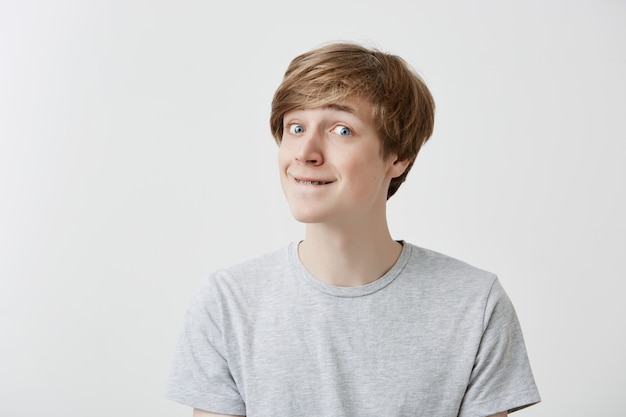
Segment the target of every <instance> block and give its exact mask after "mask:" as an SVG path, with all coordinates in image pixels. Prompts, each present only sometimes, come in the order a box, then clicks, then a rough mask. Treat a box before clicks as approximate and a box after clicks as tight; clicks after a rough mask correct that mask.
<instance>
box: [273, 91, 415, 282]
mask: <svg viewBox="0 0 626 417" xmlns="http://www.w3.org/2000/svg"><path fill="white" fill-rule="evenodd" d="M278 165H279V170H280V178H281V184H282V186H283V191H284V193H285V196H286V198H287V202H288V203H289V207H290V209H291V212H292V214H293V216H294V217H295V218H296V220H298V221H300V222H302V223H305V224H306V237H305V239H304V241H303V242H302V243H301V244H300V247H299V255H300V258H301V260H302V262H303V264H304V266H305V267H306V268H307V270H309V272H311V274H312V275H313V276H315V277H316V278H317V279H319V280H320V281H322V282H325V283H328V284H331V285H337V286H355V285H363V284H367V283H370V282H372V281H374V280H376V279H378V278H379V277H381V276H382V275H384V273H385V272H387V271H388V270H389V268H391V266H392V265H393V264H394V263H395V261H396V259H397V257H398V256H399V254H400V252H401V249H402V248H401V245H400V244H399V243H397V242H395V241H394V240H393V239H392V238H391V235H390V234H389V228H388V226H387V218H386V217H387V216H386V204H387V189H388V187H389V183H390V182H391V179H392V178H394V177H397V176H399V175H401V174H402V173H403V172H404V170H405V169H406V167H407V165H408V162H407V161H403V160H399V159H398V158H397V156H396V155H395V154H391V155H388V156H387V157H385V158H383V157H382V151H381V142H380V139H379V138H378V135H377V132H376V129H375V126H374V122H373V120H372V109H371V106H370V104H369V103H368V102H367V101H364V100H358V99H356V98H355V99H352V100H347V101H345V102H342V103H338V104H337V105H335V106H329V107H324V108H313V109H303V110H294V111H291V112H288V113H286V114H285V117H284V133H283V138H282V141H281V144H280V148H279V152H278ZM311 181H313V182H314V183H313V184H311ZM321 183H323V184H321ZM347 277H350V278H347Z"/></svg>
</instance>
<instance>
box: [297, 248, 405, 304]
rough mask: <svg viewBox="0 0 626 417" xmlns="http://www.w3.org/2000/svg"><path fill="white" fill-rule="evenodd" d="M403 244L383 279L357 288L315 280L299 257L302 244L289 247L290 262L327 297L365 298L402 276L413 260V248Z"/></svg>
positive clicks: (310, 283)
mask: <svg viewBox="0 0 626 417" xmlns="http://www.w3.org/2000/svg"><path fill="white" fill-rule="evenodd" d="M398 242H399V243H401V244H402V252H400V256H399V257H398V259H397V260H396V263H395V264H394V265H393V266H392V267H391V269H389V271H387V273H385V274H384V275H383V276H382V277H380V278H378V279H377V280H376V281H373V282H370V283H369V284H365V285H358V286H355V287H339V286H336V285H330V284H326V283H325V282H322V281H320V280H318V279H317V278H315V277H314V276H313V275H311V273H310V272H309V271H308V270H307V269H306V268H305V267H304V264H302V261H301V260H300V256H299V255H298V245H299V244H300V242H299V241H298V242H292V243H291V244H290V245H289V261H290V262H291V265H292V267H293V269H294V270H295V272H296V275H297V276H298V278H300V279H302V280H303V281H304V282H306V283H307V284H308V285H309V286H311V287H313V288H314V289H316V290H317V291H319V292H322V293H324V294H327V295H332V296H334V297H345V298H352V297H363V296H366V295H370V294H373V293H375V292H377V291H380V290H381V289H383V288H385V287H386V286H387V285H389V284H391V283H392V282H393V281H394V280H395V279H396V278H397V277H398V275H399V274H400V272H401V271H402V269H404V267H405V265H406V264H407V262H408V261H409V259H410V258H411V252H412V246H411V245H410V244H408V243H406V242H404V241H402V240H399V241H398Z"/></svg>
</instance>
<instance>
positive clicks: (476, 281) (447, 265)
mask: <svg viewBox="0 0 626 417" xmlns="http://www.w3.org/2000/svg"><path fill="white" fill-rule="evenodd" d="M405 244H406V245H408V246H409V249H410V251H411V256H410V258H409V260H408V262H407V265H406V266H405V269H406V270H407V271H408V272H409V273H412V274H415V275H419V276H421V277H422V278H424V279H425V280H427V281H432V282H433V283H436V284H439V285H445V284H449V285H453V286H461V287H465V286H472V287H476V286H480V287H487V288H489V287H491V286H492V285H493V284H494V282H496V281H497V277H496V275H495V274H494V273H492V272H489V271H486V270H484V269H481V268H478V267H476V266H473V265H471V264H469V263H467V262H464V261H462V260H459V259H456V258H453V257H451V256H448V255H444V254H442V253H440V252H436V251H434V250H431V249H426V248H422V247H419V246H416V245H413V244H410V243H405Z"/></svg>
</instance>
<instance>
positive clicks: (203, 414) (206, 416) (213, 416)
mask: <svg viewBox="0 0 626 417" xmlns="http://www.w3.org/2000/svg"><path fill="white" fill-rule="evenodd" d="M193 417H236V416H232V415H230V414H217V413H210V412H208V411H204V410H200V409H199V408H194V409H193ZM240 417H243V416H240ZM496 417H500V416H496Z"/></svg>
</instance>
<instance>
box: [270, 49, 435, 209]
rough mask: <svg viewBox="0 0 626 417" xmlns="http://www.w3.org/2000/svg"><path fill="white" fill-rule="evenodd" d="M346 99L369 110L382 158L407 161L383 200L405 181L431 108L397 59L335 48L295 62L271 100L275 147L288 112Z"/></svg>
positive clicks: (427, 131)
mask: <svg viewBox="0 0 626 417" xmlns="http://www.w3.org/2000/svg"><path fill="white" fill-rule="evenodd" d="M350 97H363V98H365V99H367V100H368V101H369V102H370V104H371V105H372V109H373V120H374V123H375V124H376V130H377V132H378V136H379V138H380V140H381V142H382V154H383V157H386V156H388V155H390V154H394V153H395V154H396V155H397V156H398V158H399V159H400V160H409V164H408V166H407V168H406V170H405V171H404V173H403V174H402V175H400V176H399V177H397V178H393V179H392V180H391V184H390V185H389V190H388V192H387V198H389V197H391V196H392V195H393V194H394V193H395V192H396V191H397V190H398V188H399V187H400V185H401V184H402V183H403V182H404V180H405V179H406V176H407V174H408V173H409V171H410V169H411V167H412V166H413V163H414V162H415V158H416V157H417V154H418V152H419V150H420V148H421V146H422V145H423V144H424V143H425V142H426V141H427V140H428V138H429V137H430V136H431V134H432V132H433V127H434V119H435V103H434V101H433V98H432V95H431V94H430V91H429V90H428V88H427V87H426V84H425V83H424V81H423V80H422V79H421V77H420V76H419V75H418V74H417V73H416V72H415V71H414V70H413V69H412V68H411V67H410V66H409V65H408V64H407V63H406V62H405V61H404V60H403V59H402V58H400V57H399V56H396V55H392V54H389V53H385V52H382V51H379V50H376V49H368V48H365V47H363V46H361V45H358V44H354V43H334V44H329V45H326V46H322V47H319V48H316V49H313V50H311V51H309V52H306V53H304V54H301V55H299V56H297V57H296V58H294V59H293V60H292V61H291V63H290V64H289V67H288V68H287V71H286V72H285V76H284V78H283V81H282V83H281V84H280V86H279V87H278V89H277V90H276V93H275V94H274V98H273V100H272V109H271V115H270V128H271V131H272V135H273V136H274V139H275V140H276V142H277V143H279V144H280V142H281V140H282V136H283V117H284V115H285V113H287V112H288V111H291V110H297V109H305V108H315V107H324V106H328V105H330V104H336V103H339V102H341V101H343V100H346V99H348V98H350Z"/></svg>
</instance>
